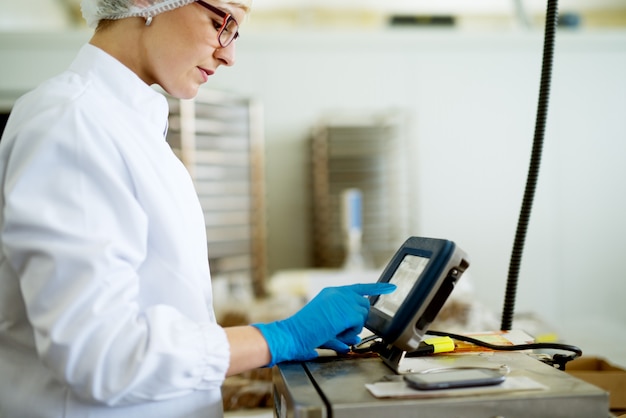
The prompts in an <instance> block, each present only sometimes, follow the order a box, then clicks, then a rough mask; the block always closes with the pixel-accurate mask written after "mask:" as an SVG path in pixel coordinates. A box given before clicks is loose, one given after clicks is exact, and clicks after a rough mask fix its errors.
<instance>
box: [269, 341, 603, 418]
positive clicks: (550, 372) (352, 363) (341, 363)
mask: <svg viewBox="0 0 626 418" xmlns="http://www.w3.org/2000/svg"><path fill="white" fill-rule="evenodd" d="M475 356H476V354H470V355H459V354H456V355H452V356H445V355H438V356H434V357H433V359H432V360H429V361H432V362H433V364H441V365H442V366H445V365H450V364H452V363H454V365H455V366H463V365H464V364H467V365H470V364H472V365H474V364H475V362H476V357H475ZM490 356H491V357H489V360H488V361H490V362H492V363H494V364H496V363H497V364H506V365H507V366H508V367H509V368H510V376H511V377H512V376H528V377H530V378H531V379H533V380H534V381H536V382H538V383H540V384H542V385H544V386H546V387H547V389H545V390H537V391H520V392H506V393H503V392H500V393H491V394H484V395H479V396H464V397H451V398H429V399H407V398H384V399H383V398H376V397H374V396H372V395H371V394H370V392H369V391H368V390H367V389H366V387H365V384H369V383H374V382H377V381H382V380H385V379H387V380H388V379H389V378H390V377H391V378H393V376H390V375H393V374H394V372H393V371H392V370H391V369H390V368H389V367H387V366H386V365H385V364H384V363H383V362H382V360H380V359H379V358H377V357H369V358H321V359H318V360H315V361H308V362H302V363H285V364H281V365H278V366H275V367H274V369H273V383H274V400H275V403H274V404H275V411H274V415H275V416H276V417H278V418H370V417H371V418H373V417H393V418H408V417H411V418H413V417H420V418H421V417H425V418H430V417H432V418H442V417H464V418H474V417H476V418H477V417H480V418H487V417H490V418H494V417H507V418H509V417H520V418H523V417H529V418H530V417H532V418H537V417H549V418H559V417H563V418H576V417H581V418H593V417H601V418H605V417H609V416H610V413H609V399H608V393H606V392H605V391H603V390H602V389H600V388H597V387H596V386H593V385H590V384H588V383H586V382H584V381H582V380H580V379H577V378H574V377H572V376H570V375H569V374H567V373H565V372H563V371H561V370H557V369H555V368H553V367H551V366H549V365H547V364H545V363H543V362H541V361H539V360H537V359H536V358H534V357H531V356H529V355H527V354H523V353H500V352H498V353H492V354H490Z"/></svg>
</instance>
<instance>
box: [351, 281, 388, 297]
mask: <svg viewBox="0 0 626 418" xmlns="http://www.w3.org/2000/svg"><path fill="white" fill-rule="evenodd" d="M347 287H348V288H350V290H352V291H353V292H355V293H358V294H359V295H361V296H377V295H385V294H387V293H391V292H393V291H394V290H396V287H397V286H396V285H395V284H392V283H357V284H352V285H349V286H347Z"/></svg>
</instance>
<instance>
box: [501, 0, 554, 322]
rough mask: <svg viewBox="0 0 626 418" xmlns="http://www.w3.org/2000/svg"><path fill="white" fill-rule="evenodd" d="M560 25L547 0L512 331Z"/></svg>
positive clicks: (509, 291) (514, 268)
mask: <svg viewBox="0 0 626 418" xmlns="http://www.w3.org/2000/svg"><path fill="white" fill-rule="evenodd" d="M557 26H558V1H557V0H548V8H547V13H546V27H545V34H544V47H543V60H542V68H541V85H540V90H539V102H538V106H537V118H536V123H535V136H534V140H533V148H532V154H531V159H530V166H529V168H528V178H527V180H526V190H525V192H524V199H523V201H522V207H521V210H520V216H519V220H518V224H517V231H516V233H515V241H514V243H513V251H512V253H511V260H510V264H509V274H508V280H507V285H506V293H505V296H504V307H503V310H502V323H501V327H500V329H501V330H503V331H509V330H510V329H511V326H512V324H513V314H514V311H515V295H516V293H517V283H518V278H519V271H520V265H521V263H522V253H523V250H524V242H525V241H526V232H527V230H528V222H529V219H530V214H531V211H532V206H533V200H534V197H535V190H536V188H537V178H538V176H539V167H540V165H541V154H542V151H543V141H544V135H545V129H546V120H547V115H548V102H549V97H550V84H551V80H552V62H553V58H554V40H555V35H556V30H557Z"/></svg>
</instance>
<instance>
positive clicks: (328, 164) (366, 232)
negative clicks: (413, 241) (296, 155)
mask: <svg viewBox="0 0 626 418" xmlns="http://www.w3.org/2000/svg"><path fill="white" fill-rule="evenodd" d="M405 137H406V117H405V115H404V114H403V113H402V112H398V111H396V110H389V111H381V112H359V113H356V114H355V113H352V112H349V113H342V112H339V113H335V114H333V115H330V116H328V117H323V118H322V119H321V120H320V122H319V123H318V125H317V126H316V127H315V129H314V132H313V138H312V149H311V153H312V182H313V235H314V242H313V251H314V254H313V258H314V265H315V266H316V267H332V268H334V267H339V266H341V265H342V263H343V261H344V259H345V257H346V246H345V242H344V241H345V240H344V237H343V234H342V225H341V193H342V192H343V191H344V190H346V189H349V188H356V189H359V190H360V191H361V192H362V195H363V206H362V219H363V227H362V228H363V231H362V248H363V252H364V254H363V255H364V258H365V259H367V260H369V261H370V263H371V264H372V267H378V266H381V265H384V264H386V263H387V261H388V260H389V259H390V258H391V256H392V255H393V254H394V252H395V251H396V249H397V248H398V245H399V244H398V243H401V242H403V241H404V240H405V239H406V237H407V236H409V227H408V206H409V204H408V185H407V169H406V164H405V156H406V154H407V153H406V147H405V143H406V138H405Z"/></svg>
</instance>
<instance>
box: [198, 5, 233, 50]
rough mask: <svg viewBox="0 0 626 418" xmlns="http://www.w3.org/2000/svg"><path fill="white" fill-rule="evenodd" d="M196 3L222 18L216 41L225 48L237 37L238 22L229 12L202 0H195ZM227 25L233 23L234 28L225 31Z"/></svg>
mask: <svg viewBox="0 0 626 418" xmlns="http://www.w3.org/2000/svg"><path fill="white" fill-rule="evenodd" d="M196 3H198V4H199V5H200V6H202V7H204V8H205V9H208V10H210V11H212V12H213V13H215V14H216V15H218V16H219V17H221V18H223V19H224V21H223V22H222V26H221V27H220V29H219V30H218V31H217V41H218V42H219V43H220V46H221V47H222V48H226V47H227V46H228V45H230V44H231V42H233V41H234V40H235V39H237V38H239V23H237V20H235V18H234V17H233V16H232V15H231V14H230V13H226V12H225V11H223V10H221V9H218V8H217V7H215V6H212V5H210V4H209V3H207V2H205V1H202V0H196ZM229 25H234V29H235V30H234V31H233V30H228V31H226V30H225V29H226V28H227V27H228V26H229Z"/></svg>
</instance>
